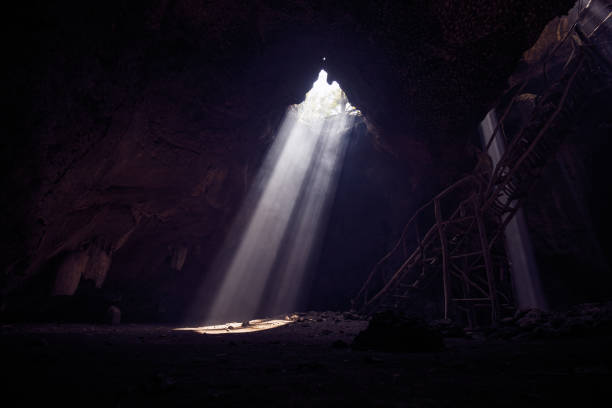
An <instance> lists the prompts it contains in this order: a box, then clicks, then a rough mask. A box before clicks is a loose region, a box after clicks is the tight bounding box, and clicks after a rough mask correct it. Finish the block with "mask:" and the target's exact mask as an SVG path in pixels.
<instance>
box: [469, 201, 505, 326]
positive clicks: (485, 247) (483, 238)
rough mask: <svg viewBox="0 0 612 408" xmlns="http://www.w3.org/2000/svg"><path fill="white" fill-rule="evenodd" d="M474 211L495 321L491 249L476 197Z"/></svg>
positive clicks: (496, 307) (495, 305) (497, 311)
mask: <svg viewBox="0 0 612 408" xmlns="http://www.w3.org/2000/svg"><path fill="white" fill-rule="evenodd" d="M474 212H475V215H476V222H477V223H478V234H479V235H480V247H481V248H482V257H483V258H484V263H485V269H486V272H487V285H488V289H489V298H490V299H491V322H492V323H496V322H497V319H498V317H499V302H498V301H497V292H496V287H495V286H496V285H495V274H494V273H493V263H492V261H491V251H490V250H489V243H488V241H487V231H486V229H485V225H484V220H483V217H482V212H481V211H480V206H479V205H478V201H477V198H475V199H474Z"/></svg>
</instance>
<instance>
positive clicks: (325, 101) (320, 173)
mask: <svg viewBox="0 0 612 408" xmlns="http://www.w3.org/2000/svg"><path fill="white" fill-rule="evenodd" d="M356 115H359V111H357V110H356V109H355V108H353V107H352V106H351V105H350V104H349V103H348V100H347V98H346V95H345V93H344V92H343V91H342V89H340V85H338V83H337V82H333V83H331V84H328V83H327V73H326V72H325V71H321V72H320V73H319V76H318V79H317V80H316V81H315V82H314V84H313V86H312V89H311V90H310V91H309V92H308V93H307V94H306V98H305V100H304V102H302V103H301V104H299V105H297V106H292V107H291V108H290V109H289V110H288V112H287V115H286V117H285V120H284V122H283V124H282V126H281V128H280V129H279V131H278V134H277V136H276V139H275V141H274V143H273V145H272V146H271V148H270V150H269V152H268V154H267V156H266V159H265V161H264V164H263V166H262V168H261V169H260V171H259V173H258V175H257V178H256V179H255V181H254V185H253V186H252V188H251V190H250V191H249V194H248V196H247V198H246V200H245V203H244V204H243V208H242V209H241V211H240V214H239V215H238V217H237V219H236V221H235V223H234V225H233V226H232V229H231V230H230V233H229V238H228V240H227V242H226V243H225V245H224V249H223V250H222V252H221V255H219V258H218V259H217V261H216V262H215V264H214V269H215V270H218V271H219V272H220V274H221V275H222V280H221V282H220V284H219V286H218V289H217V291H216V293H215V296H214V300H213V301H212V304H211V305H210V306H209V308H208V313H207V314H208V317H207V318H206V321H207V322H211V323H216V322H223V321H226V322H227V321H234V320H239V321H243V320H246V319H250V318H252V317H253V316H256V315H277V314H280V313H287V312H290V311H291V310H293V309H294V308H295V307H296V303H297V301H298V299H299V298H300V296H301V295H302V292H303V290H302V287H303V281H304V279H305V276H306V273H307V270H308V267H309V262H310V260H311V259H312V258H313V257H314V254H315V252H316V250H317V248H318V241H319V238H320V236H321V235H322V232H323V230H324V228H323V227H324V225H325V222H326V216H327V214H328V212H329V207H330V204H331V202H332V201H333V200H332V198H333V196H334V194H335V191H336V184H337V180H338V175H339V171H340V169H341V166H342V162H343V159H344V153H345V150H346V146H347V137H346V136H347V131H348V130H349V129H350V128H351V127H352V123H353V120H354V117H355V116H356ZM195 314H197V311H196V312H195ZM224 327H225V326H224ZM232 327H233V326H232ZM226 329H229V327H225V328H219V329H218V330H226ZM210 330H217V329H210Z"/></svg>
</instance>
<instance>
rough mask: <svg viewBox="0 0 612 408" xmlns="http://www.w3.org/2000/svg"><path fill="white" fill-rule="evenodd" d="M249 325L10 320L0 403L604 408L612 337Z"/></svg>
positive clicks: (348, 324) (331, 319)
mask: <svg viewBox="0 0 612 408" xmlns="http://www.w3.org/2000/svg"><path fill="white" fill-rule="evenodd" d="M300 320H301V321H295V322H293V323H291V324H288V325H285V326H282V327H278V328H273V329H270V330H265V331H259V332H253V333H233V332H232V330H228V331H227V334H200V333H197V332H194V331H177V330H174V329H175V328H174V327H163V326H147V325H116V326H110V325H109V326H101V325H95V326H94V325H52V324H48V325H4V326H1V328H0V334H1V335H0V346H1V347H0V350H1V351H0V358H1V360H0V361H2V365H1V370H0V372H1V376H2V377H1V382H0V384H1V392H2V395H3V401H4V402H6V401H13V402H12V403H10V404H8V405H5V404H4V403H3V406H5V407H8V406H30V405H34V404H40V403H44V404H45V405H48V406H52V405H54V404H59V405H60V406H62V405H71V406H72V405H75V406H111V407H119V406H123V407H126V406H128V407H129V406H144V405H149V406H150V405H153V406H158V405H165V406H196V405H197V406H245V405H246V406H284V407H286V406H289V407H292V406H298V407H302V406H304V407H311V406H349V405H350V406H380V407H389V406H390V407H438V406H442V407H457V406H470V407H474V406H489V407H493V406H495V407H506V406H507V407H510V406H512V407H524V406H538V407H541V406H548V405H551V404H553V403H554V404H555V405H558V406H566V405H574V406H581V407H589V406H602V404H603V405H607V404H604V403H603V402H596V401H598V400H601V399H602V398H603V401H606V400H610V398H611V397H612V387H611V386H612V338H611V337H609V336H604V335H597V336H595V335H590V336H589V337H584V336H582V337H576V336H574V337H565V338H555V339H544V340H486V339H485V338H484V337H479V336H477V335H476V336H474V337H473V338H459V339H451V338H447V339H445V344H446V347H445V349H444V350H443V351H440V352H428V353H386V352H380V351H356V350H353V349H352V348H351V347H349V345H350V343H351V341H352V339H353V337H354V336H355V335H356V334H357V333H358V332H359V331H360V330H362V329H363V328H364V327H365V326H366V325H367V322H364V321H360V320H349V319H345V318H344V317H343V315H342V314H335V313H324V314H314V315H308V316H304V317H302V318H301V319H300Z"/></svg>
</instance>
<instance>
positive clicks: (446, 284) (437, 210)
mask: <svg viewBox="0 0 612 408" xmlns="http://www.w3.org/2000/svg"><path fill="white" fill-rule="evenodd" d="M434 212H435V216H436V225H437V227H438V235H439V237H440V245H441V246H442V285H443V289H444V319H445V320H446V319H448V302H449V300H450V290H449V289H450V286H449V285H450V282H449V279H448V269H447V262H448V260H447V259H446V258H447V254H446V235H444V231H442V227H443V225H444V224H443V222H442V211H441V210H440V200H435V201H434Z"/></svg>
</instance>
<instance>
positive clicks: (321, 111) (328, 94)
mask: <svg viewBox="0 0 612 408" xmlns="http://www.w3.org/2000/svg"><path fill="white" fill-rule="evenodd" d="M297 108H298V112H299V114H300V119H302V120H304V121H320V120H322V119H325V118H327V117H329V116H333V115H339V114H341V113H350V114H359V111H358V110H356V109H355V107H353V106H351V104H350V103H348V99H347V97H346V94H345V93H344V91H342V89H340V85H338V82H336V81H334V82H332V83H331V84H328V83H327V72H325V70H321V72H319V77H318V78H317V80H316V81H315V82H314V83H313V84H312V89H311V90H310V91H308V92H307V93H306V99H305V100H304V102H302V103H301V104H299V105H298V106H297Z"/></svg>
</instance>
